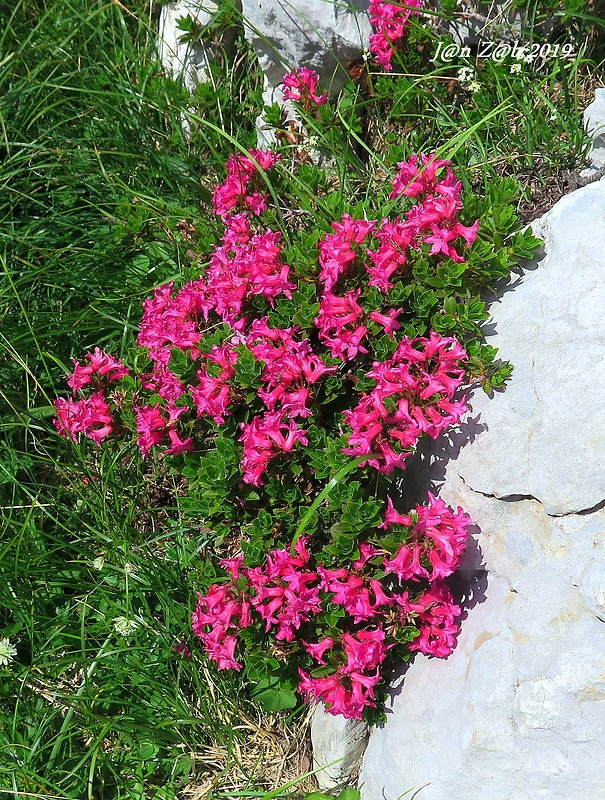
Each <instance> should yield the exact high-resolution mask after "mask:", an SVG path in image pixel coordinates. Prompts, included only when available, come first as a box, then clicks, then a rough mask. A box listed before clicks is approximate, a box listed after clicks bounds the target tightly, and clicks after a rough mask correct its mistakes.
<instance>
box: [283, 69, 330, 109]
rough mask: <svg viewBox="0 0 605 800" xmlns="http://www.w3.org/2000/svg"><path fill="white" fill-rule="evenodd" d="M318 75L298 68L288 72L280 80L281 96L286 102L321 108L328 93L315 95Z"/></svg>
mask: <svg viewBox="0 0 605 800" xmlns="http://www.w3.org/2000/svg"><path fill="white" fill-rule="evenodd" d="M318 83H319V75H318V74H317V73H316V72H314V71H313V70H312V69H309V68H308V67H298V68H297V69H295V70H293V71H292V72H288V73H286V74H285V75H284V77H283V79H282V86H283V87H284V88H283V89H282V91H283V95H284V97H285V98H286V99H287V100H295V101H298V102H302V103H305V104H307V105H316V106H321V105H323V104H324V103H327V102H328V92H324V93H323V94H321V95H318V94H317V84H318Z"/></svg>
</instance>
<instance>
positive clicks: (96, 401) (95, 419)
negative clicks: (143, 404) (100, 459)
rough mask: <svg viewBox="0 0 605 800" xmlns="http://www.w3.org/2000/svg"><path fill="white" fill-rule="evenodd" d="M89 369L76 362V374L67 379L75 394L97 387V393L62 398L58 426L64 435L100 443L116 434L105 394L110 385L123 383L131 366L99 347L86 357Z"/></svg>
mask: <svg viewBox="0 0 605 800" xmlns="http://www.w3.org/2000/svg"><path fill="white" fill-rule="evenodd" d="M86 361H87V362H88V363H87V364H86V365H85V366H82V365H81V364H79V363H78V362H77V361H76V360H74V371H73V373H72V374H71V375H70V376H69V378H68V380H67V385H68V386H69V387H70V389H71V390H72V393H73V395H74V396H75V395H76V393H77V392H78V391H79V390H81V389H83V388H84V387H85V386H91V385H92V386H93V388H94V389H96V391H94V392H93V393H92V394H91V395H88V396H85V397H82V398H81V399H79V400H74V399H73V398H71V397H68V398H62V397H60V398H58V399H57V400H56V401H55V409H56V411H57V416H56V417H55V426H56V428H57V431H58V432H59V434H60V435H61V436H63V437H64V438H66V439H73V440H74V441H75V440H77V438H78V434H80V433H83V434H84V435H85V436H86V437H88V438H89V439H92V440H93V441H94V442H96V443H97V444H101V442H102V441H103V439H104V438H105V437H106V436H108V435H109V434H110V433H113V431H114V425H113V422H112V417H111V409H110V407H109V405H108V404H107V400H106V396H105V392H106V390H107V388H108V385H109V384H110V383H112V382H115V381H119V380H120V379H121V378H123V377H124V376H125V375H128V374H129V370H128V368H127V367H125V366H124V364H122V362H121V361H119V360H118V359H114V358H112V357H111V356H109V355H107V353H104V352H103V351H102V350H100V349H99V348H98V347H95V350H94V352H93V353H89V354H88V355H87V356H86Z"/></svg>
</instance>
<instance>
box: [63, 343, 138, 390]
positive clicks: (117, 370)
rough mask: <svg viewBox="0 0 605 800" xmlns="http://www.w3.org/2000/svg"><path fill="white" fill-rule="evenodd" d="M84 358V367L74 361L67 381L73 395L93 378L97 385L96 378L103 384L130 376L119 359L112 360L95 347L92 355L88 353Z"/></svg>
mask: <svg viewBox="0 0 605 800" xmlns="http://www.w3.org/2000/svg"><path fill="white" fill-rule="evenodd" d="M85 358H86V360H87V361H88V364H87V366H85V367H82V366H80V364H79V363H78V362H77V361H76V360H75V359H74V371H73V375H71V377H70V378H69V379H68V381H67V385H68V386H69V387H70V388H71V389H73V392H74V394H75V393H76V392H77V391H78V389H82V387H84V386H87V385H88V384H89V383H90V382H91V381H92V380H93V378H95V377H96V378H97V381H96V382H97V383H99V380H98V378H104V379H105V381H101V383H104V382H106V381H118V380H120V378H123V377H124V376H125V375H128V374H130V373H129V370H128V369H127V368H126V367H125V366H124V364H122V362H121V361H120V360H119V359H114V358H112V357H111V356H109V355H107V353H104V352H103V351H102V350H100V349H99V348H98V347H95V350H94V353H88V355H86V356H85Z"/></svg>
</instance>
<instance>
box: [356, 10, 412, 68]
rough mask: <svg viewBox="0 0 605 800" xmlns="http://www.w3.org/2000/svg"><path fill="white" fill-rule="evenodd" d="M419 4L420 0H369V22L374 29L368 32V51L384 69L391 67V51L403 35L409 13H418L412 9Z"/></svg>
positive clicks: (398, 43)
mask: <svg viewBox="0 0 605 800" xmlns="http://www.w3.org/2000/svg"><path fill="white" fill-rule="evenodd" d="M404 6H407V7H404ZM421 6H422V3H421V2H420V0H405V2H401V3H398V4H394V3H388V2H386V0H370V7H369V12H370V22H371V24H372V25H373V26H374V30H375V32H374V33H372V34H370V52H371V53H372V55H373V56H374V58H375V59H376V61H377V62H378V63H379V64H380V66H381V67H383V68H384V69H388V70H391V69H393V67H392V65H391V60H392V58H393V53H394V51H395V50H396V49H397V47H398V46H399V45H400V44H401V42H402V40H403V38H404V36H405V31H406V28H407V26H408V22H409V18H410V14H414V13H418V12H417V11H415V10H414V9H416V8H420V7H421Z"/></svg>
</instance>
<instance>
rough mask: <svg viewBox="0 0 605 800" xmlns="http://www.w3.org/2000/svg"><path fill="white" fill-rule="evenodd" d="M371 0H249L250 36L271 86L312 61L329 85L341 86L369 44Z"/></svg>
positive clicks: (334, 88)
mask: <svg viewBox="0 0 605 800" xmlns="http://www.w3.org/2000/svg"><path fill="white" fill-rule="evenodd" d="M368 5H369V2H368V0H344V2H338V3H335V2H334V0H296V2H293V0H243V2H242V13H243V18H244V26H245V30H246V37H247V38H248V40H249V41H250V42H251V44H252V46H253V47H254V50H255V52H256V54H257V56H258V60H259V63H260V67H261V69H262V71H263V72H264V74H265V76H266V79H267V84H268V86H269V87H273V88H274V87H277V86H279V84H280V83H281V81H282V78H283V76H284V74H285V73H286V72H289V71H290V70H292V69H294V68H296V67H309V68H310V69H313V70H315V72H317V73H318V74H319V75H320V78H321V81H320V86H321V88H322V89H323V90H325V89H330V90H331V91H333V92H338V91H339V90H340V89H341V88H342V85H343V83H344V81H345V80H346V78H347V73H346V64H347V61H351V60H354V59H357V58H359V57H360V56H361V54H362V52H363V50H364V49H365V48H367V47H368V44H369V37H370V34H371V32H372V28H371V26H370V19H369V16H368V13H367V8H368Z"/></svg>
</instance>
